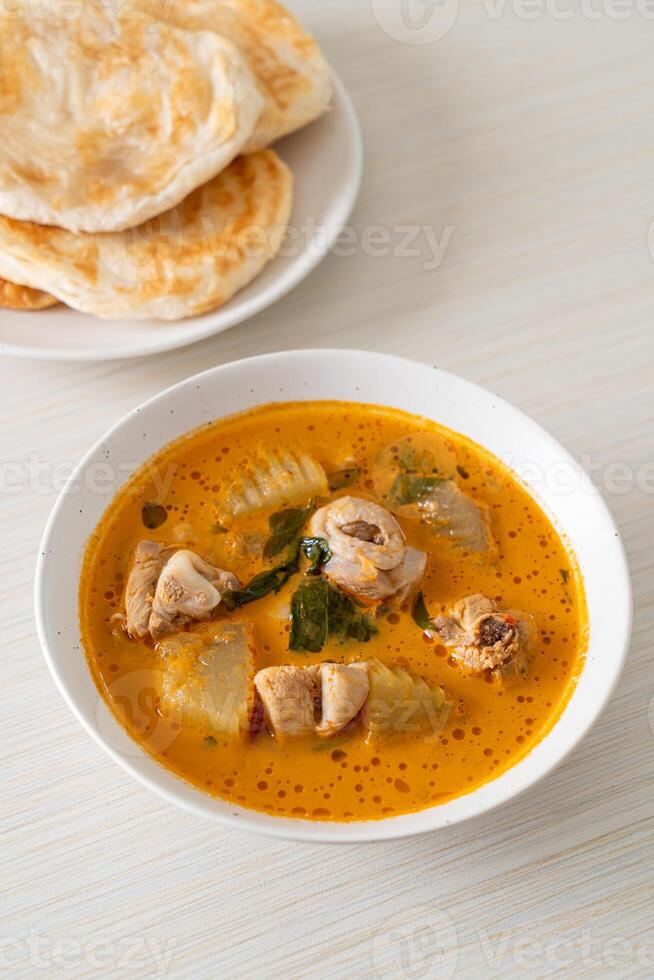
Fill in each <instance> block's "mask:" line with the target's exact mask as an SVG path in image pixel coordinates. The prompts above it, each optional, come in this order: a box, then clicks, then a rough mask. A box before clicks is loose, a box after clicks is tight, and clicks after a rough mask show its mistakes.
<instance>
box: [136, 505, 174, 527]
mask: <svg viewBox="0 0 654 980" xmlns="http://www.w3.org/2000/svg"><path fill="white" fill-rule="evenodd" d="M141 520H142V521H143V524H144V525H145V527H147V528H148V530H149V531H154V530H156V528H158V527H161V525H162V524H164V523H165V522H166V521H167V520H168V511H167V510H166V508H165V507H163V506H162V505H161V504H152V503H148V504H143V506H142V507H141Z"/></svg>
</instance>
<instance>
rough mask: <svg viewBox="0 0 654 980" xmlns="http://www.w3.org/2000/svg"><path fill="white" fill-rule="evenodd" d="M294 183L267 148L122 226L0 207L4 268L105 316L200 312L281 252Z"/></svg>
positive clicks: (0, 270) (2, 272)
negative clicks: (101, 228) (91, 228)
mask: <svg viewBox="0 0 654 980" xmlns="http://www.w3.org/2000/svg"><path fill="white" fill-rule="evenodd" d="M292 185H293V178H292V176H291V173H290V171H289V169H288V167H287V166H286V165H285V164H284V163H283V162H282V161H281V160H280V158H279V157H278V156H277V154H276V153H274V152H273V151H272V150H263V151H261V152H260V153H255V154H250V155H248V156H242V157H238V159H237V160H235V161H234V162H233V163H232V164H231V165H230V166H229V167H228V168H227V169H226V170H224V171H223V172H222V173H221V174H219V175H218V176H217V177H214V178H213V180H211V181H209V182H208V183H207V184H204V185H203V186H202V187H199V188H197V190H195V191H194V192H193V193H192V194H191V195H189V197H187V198H186V199H185V200H184V201H182V203H181V204H179V205H178V206H177V207H175V208H173V209H172V210H170V211H167V212H166V213H165V214H163V215H160V216H159V217H158V218H153V219H152V220H151V221H149V222H147V223H146V224H144V225H141V226H139V227H138V228H132V229H129V230H128V231H122V232H113V233H111V234H105V235H103V234H98V235H91V234H84V233H78V234H76V233H74V232H70V231H65V230H64V229H62V228H52V227H46V226H43V225H36V224H32V223H31V222H25V221H16V220H14V219H12V218H4V217H1V216H0V276H4V277H5V278H7V279H10V280H11V279H14V280H20V281H21V282H24V283H27V284H29V285H30V286H33V287H34V288H35V289H42V290H45V291H47V292H49V293H52V295H53V296H56V297H57V298H58V299H60V300H62V302H64V303H66V304H67V305H68V306H71V307H73V308H74V309H76V310H81V311H82V312H84V313H93V314H95V315H96V316H99V317H102V318H103V319H108V320H112V319H123V318H128V319H147V318H157V319H161V320H177V319H180V318H182V317H187V316H193V315H195V314H198V313H205V312H207V311H208V310H212V309H215V308H216V307H218V306H220V305H221V304H223V303H225V302H226V301H227V300H228V299H229V298H230V297H231V296H233V294H234V293H235V292H236V291H237V290H239V289H241V288H242V287H243V286H245V285H246V284H247V283H249V282H250V281H251V280H252V279H253V278H254V277H255V276H256V275H257V274H258V273H259V272H260V271H261V269H263V267H264V266H265V264H266V263H267V262H268V261H269V260H270V259H271V258H272V257H273V256H274V255H275V254H276V253H277V252H278V251H279V248H280V246H281V243H282V240H283V236H284V232H285V229H286V225H287V222H288V218H289V215H290V211H291V203H292Z"/></svg>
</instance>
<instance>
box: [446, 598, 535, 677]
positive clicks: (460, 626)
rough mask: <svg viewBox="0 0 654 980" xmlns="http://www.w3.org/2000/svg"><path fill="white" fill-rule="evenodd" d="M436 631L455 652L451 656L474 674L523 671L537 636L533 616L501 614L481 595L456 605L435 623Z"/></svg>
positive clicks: (515, 612) (493, 604) (513, 612)
mask: <svg viewBox="0 0 654 980" xmlns="http://www.w3.org/2000/svg"><path fill="white" fill-rule="evenodd" d="M433 626H434V629H433V632H435V633H436V634H437V636H438V637H439V638H440V640H441V642H442V643H444V644H445V646H446V647H449V648H450V649H451V650H452V656H453V657H454V659H455V660H457V661H459V662H460V663H461V665H462V666H463V667H465V668H466V669H467V670H469V671H471V672H473V673H482V672H483V671H485V670H496V671H501V672H503V673H505V672H506V671H507V669H508V670H511V671H513V672H515V673H519V672H521V671H523V670H524V668H525V666H526V661H527V657H528V655H529V653H530V652H531V649H532V647H533V644H534V642H535V637H536V626H535V622H534V619H533V617H532V616H530V615H529V614H528V613H523V612H517V611H516V610H505V611H500V610H499V609H498V605H497V603H496V602H495V601H494V600H493V599H489V598H488V597H487V596H485V595H482V594H481V593H479V594H476V595H469V596H466V597H465V598H464V599H460V600H459V602H457V603H455V604H454V606H453V607H452V609H451V610H450V614H449V615H448V616H438V617H437V618H436V619H435V620H434V624H433Z"/></svg>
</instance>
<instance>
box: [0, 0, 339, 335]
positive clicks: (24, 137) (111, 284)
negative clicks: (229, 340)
mask: <svg viewBox="0 0 654 980" xmlns="http://www.w3.org/2000/svg"><path fill="white" fill-rule="evenodd" d="M330 98H331V82H330V75H329V70H328V68H327V65H326V63H325V61H324V59H323V57H322V55H321V53H320V50H319V48H318V46H317V44H316V42H315V41H314V39H313V38H312V37H311V36H310V35H309V34H307V33H306V32H305V31H304V30H303V29H302V28H301V27H300V25H299V24H298V23H297V21H296V20H295V19H294V18H293V17H292V16H291V15H290V14H289V13H288V12H287V11H286V10H285V9H284V8H283V7H281V6H280V5H279V4H278V3H277V2H275V0H126V2H125V0H39V2H38V3H34V2H33V0H12V3H11V4H9V5H6V6H3V8H2V12H0V133H1V134H2V135H1V138H0V277H3V278H2V279H1V280H0V305H3V306H10V307H12V308H14V309H43V308H44V307H46V306H49V305H52V304H54V303H56V302H57V301H62V302H64V303H66V304H67V305H68V306H70V307H73V308H74V309H76V310H80V311H82V312H85V313H92V314H95V315H96V316H99V317H103V318H104V319H117V318H137V319H140V318H149V317H154V318H158V319H162V320H176V319H179V318H182V317H188V316H193V315H196V314H199V313H204V312H207V311H209V310H212V309H215V308H216V307H218V306H220V305H221V304H222V303H225V302H226V301H227V300H228V299H229V298H230V297H231V296H233V295H234V293H235V292H236V291H237V290H239V289H241V288H243V286H245V285H246V284H247V283H249V282H250V281H251V280H252V279H253V278H254V277H255V276H256V275H257V274H258V273H259V272H260V271H261V269H262V268H263V267H264V266H265V264H266V263H267V262H268V261H269V260H270V259H271V258H272V257H273V256H274V255H275V254H276V253H277V252H278V251H279V248H280V246H281V243H282V240H283V236H284V232H285V229H286V226H287V223H288V219H289V216H290V211H291V203H292V184H293V180H292V176H291V173H290V171H289V170H288V168H287V167H286V165H285V164H284V163H283V162H282V160H281V159H280V158H279V157H278V156H277V154H276V153H275V152H274V151H273V150H270V149H268V147H269V146H270V144H272V143H274V142H275V140H277V139H279V138H280V137H282V136H285V135H286V134H288V133H291V132H293V131H294V130H296V129H299V128H300V127H301V126H305V125H306V124H307V123H309V122H311V121H312V120H314V119H315V118H317V117H318V116H319V115H321V114H322V113H323V112H324V111H325V110H326V109H327V107H328V105H329V101H330Z"/></svg>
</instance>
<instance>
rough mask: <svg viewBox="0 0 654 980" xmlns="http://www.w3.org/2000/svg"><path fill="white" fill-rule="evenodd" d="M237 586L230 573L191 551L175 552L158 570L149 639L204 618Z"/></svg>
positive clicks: (155, 638)
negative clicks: (159, 572)
mask: <svg viewBox="0 0 654 980" xmlns="http://www.w3.org/2000/svg"><path fill="white" fill-rule="evenodd" d="M238 587H239V581H238V579H237V578H236V576H235V575H232V573H231V572H225V571H223V570H222V569H220V568H215V567H214V566H213V565H210V564H209V562H207V561H205V560H204V559H203V558H200V556H199V555H196V554H195V552H194V551H187V550H183V551H176V552H175V553H174V554H173V555H172V557H170V558H169V559H168V561H167V562H166V564H165V565H164V567H163V570H162V571H161V574H160V576H159V580H158V582H157V587H156V589H155V593H154V598H153V600H152V614H151V616H150V621H149V629H150V633H151V635H152V638H153V640H155V641H156V640H160V639H161V638H162V637H163V636H166V635H167V634H168V633H173V632H175V630H178V629H179V628H180V627H181V626H183V625H184V624H186V623H189V622H191V621H193V620H203V619H208V617H209V616H210V615H211V613H212V612H213V611H214V610H215V609H216V608H217V606H219V605H220V602H221V600H222V596H223V593H224V592H226V591H228V590H232V589H237V588H238Z"/></svg>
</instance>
